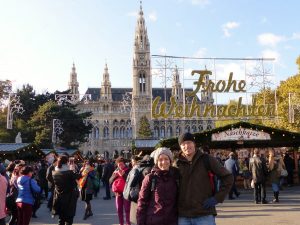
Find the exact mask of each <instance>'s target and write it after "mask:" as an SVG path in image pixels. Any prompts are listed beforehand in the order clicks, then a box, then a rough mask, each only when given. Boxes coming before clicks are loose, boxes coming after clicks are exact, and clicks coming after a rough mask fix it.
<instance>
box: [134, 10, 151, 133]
mask: <svg viewBox="0 0 300 225" xmlns="http://www.w3.org/2000/svg"><path fill="white" fill-rule="evenodd" d="M133 48H134V50H133V89H132V120H133V121H132V125H133V138H137V137H138V135H137V131H138V129H139V121H140V118H141V117H142V116H146V117H147V118H148V120H149V121H150V119H151V102H152V76H151V70H150V69H151V56H150V43H149V39H148V34H147V29H146V25H145V19H144V13H143V10H142V5H141V6H140V12H139V15H138V19H137V23H136V28H135V35H134V46H133Z"/></svg>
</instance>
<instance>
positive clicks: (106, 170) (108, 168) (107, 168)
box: [101, 159, 114, 200]
mask: <svg viewBox="0 0 300 225" xmlns="http://www.w3.org/2000/svg"><path fill="white" fill-rule="evenodd" d="M113 172H114V166H113V164H111V162H110V160H109V159H105V164H104V166H103V174H102V178H101V180H102V182H103V185H104V187H105V192H106V196H105V197H103V199H104V200H109V199H111V195H110V187H109V178H110V177H111V175H112V174H113Z"/></svg>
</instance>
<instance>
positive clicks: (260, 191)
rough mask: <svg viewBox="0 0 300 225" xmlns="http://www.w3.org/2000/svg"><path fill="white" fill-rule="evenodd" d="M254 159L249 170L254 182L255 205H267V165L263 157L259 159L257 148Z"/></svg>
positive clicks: (251, 160)
mask: <svg viewBox="0 0 300 225" xmlns="http://www.w3.org/2000/svg"><path fill="white" fill-rule="evenodd" d="M253 153H254V154H253V157H252V158H251V159H250V163H249V170H250V172H251V173H252V179H253V182H254V198H255V203H256V204H258V203H260V202H261V203H262V204H267V203H268V202H267V200H266V180H267V179H266V178H267V173H268V169H267V163H266V160H265V159H264V158H263V157H259V150H258V149H257V148H256V149H254V152H253Z"/></svg>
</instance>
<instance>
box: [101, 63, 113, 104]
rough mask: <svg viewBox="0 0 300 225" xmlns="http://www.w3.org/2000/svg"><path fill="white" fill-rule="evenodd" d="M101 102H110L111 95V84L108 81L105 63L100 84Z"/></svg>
mask: <svg viewBox="0 0 300 225" xmlns="http://www.w3.org/2000/svg"><path fill="white" fill-rule="evenodd" d="M100 96H101V100H108V101H111V100H112V95H111V83H110V80H109V73H108V68H107V63H105V68H104V73H103V80H102V83H101V93H100Z"/></svg>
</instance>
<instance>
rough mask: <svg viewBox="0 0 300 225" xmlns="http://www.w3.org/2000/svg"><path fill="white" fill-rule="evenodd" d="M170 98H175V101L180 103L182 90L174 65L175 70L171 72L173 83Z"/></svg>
mask: <svg viewBox="0 0 300 225" xmlns="http://www.w3.org/2000/svg"><path fill="white" fill-rule="evenodd" d="M172 96H173V97H175V98H176V100H177V101H182V100H183V98H182V88H181V83H180V79H179V72H178V68H177V65H175V69H174V71H173V82H172Z"/></svg>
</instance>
